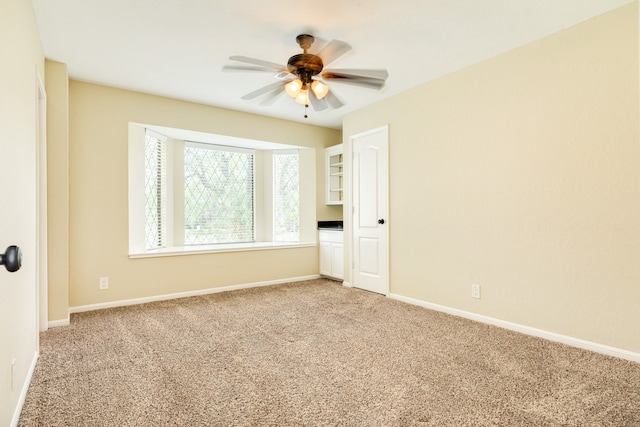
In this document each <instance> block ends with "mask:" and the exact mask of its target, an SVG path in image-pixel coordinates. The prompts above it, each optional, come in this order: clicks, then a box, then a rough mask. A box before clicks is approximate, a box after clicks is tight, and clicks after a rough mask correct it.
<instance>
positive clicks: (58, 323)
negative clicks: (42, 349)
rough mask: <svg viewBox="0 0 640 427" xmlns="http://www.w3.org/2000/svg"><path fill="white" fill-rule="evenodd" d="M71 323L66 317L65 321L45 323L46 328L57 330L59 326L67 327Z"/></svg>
mask: <svg viewBox="0 0 640 427" xmlns="http://www.w3.org/2000/svg"><path fill="white" fill-rule="evenodd" d="M70 323H71V319H70V318H69V316H67V318H66V319H58V320H49V321H48V322H47V327H49V328H57V327H60V326H69V324H70Z"/></svg>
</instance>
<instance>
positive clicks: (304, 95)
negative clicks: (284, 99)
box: [296, 89, 309, 105]
mask: <svg viewBox="0 0 640 427" xmlns="http://www.w3.org/2000/svg"><path fill="white" fill-rule="evenodd" d="M296 102H297V103H298V104H302V105H309V91H308V90H307V89H302V90H301V91H300V93H299V94H298V96H296Z"/></svg>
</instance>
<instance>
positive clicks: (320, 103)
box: [309, 91, 329, 111]
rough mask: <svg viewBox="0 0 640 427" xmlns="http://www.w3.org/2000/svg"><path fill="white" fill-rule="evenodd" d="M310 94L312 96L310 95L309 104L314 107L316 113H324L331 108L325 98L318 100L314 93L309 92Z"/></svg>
mask: <svg viewBox="0 0 640 427" xmlns="http://www.w3.org/2000/svg"><path fill="white" fill-rule="evenodd" d="M309 92H311V94H310V95H309V103H310V104H311V106H312V107H313V110H314V111H324V110H326V109H327V108H329V106H328V105H327V101H326V100H325V99H324V98H322V99H318V98H317V97H316V94H315V93H313V92H312V91H309ZM327 95H329V94H327ZM325 98H326V95H325Z"/></svg>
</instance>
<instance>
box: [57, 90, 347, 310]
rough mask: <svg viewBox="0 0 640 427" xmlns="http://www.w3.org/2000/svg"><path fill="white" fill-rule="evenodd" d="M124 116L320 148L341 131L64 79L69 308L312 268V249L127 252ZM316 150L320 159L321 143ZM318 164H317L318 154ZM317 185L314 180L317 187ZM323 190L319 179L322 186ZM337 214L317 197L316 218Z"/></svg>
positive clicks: (282, 275)
mask: <svg viewBox="0 0 640 427" xmlns="http://www.w3.org/2000/svg"><path fill="white" fill-rule="evenodd" d="M128 122H137V123H147V124H155V125H161V126H168V127H175V128H182V129H189V130H195V131H201V132H210V133H218V134H222V135H232V136H236V137H241V138H249V139H262V140H269V141H273V142H279V143H284V144H294V145H302V146H307V147H312V148H319V149H322V148H324V147H327V146H330V145H334V144H336V143H339V142H340V138H341V134H340V132H339V131H337V130H332V129H325V128H320V127H314V126H308V125H304V124H300V123H293V122H288V121H284V120H276V119H271V118H266V117H261V116H255V115H250V114H245V113H239V112H234V111H230V110H223V109H217V108H213V107H207V106H203V105H197V104H192V103H188V102H182V101H177V100H172V99H167V98H162V97H156V96H151V95H145V94H141V93H136V92H130V91H125V90H119V89H114V88H109V87H105V86H98V85H93V84H89V83H83V82H78V81H73V80H72V81H71V82H70V84H69V201H70V203H69V222H70V232H69V234H70V238H69V256H70V265H71V269H70V273H69V274H70V285H69V305H70V306H71V307H76V306H83V305H89V304H96V303H103V302H110V301H118V300H124V299H131V298H141V297H149V296H154V295H163V294H170V293H177V292H186V291H193V290H200V289H208V288H215V287H222V286H229V285H236V284H245V283H253V282H262V281H271V280H279V279H286V278H293V277H300V276H307V275H314V274H318V250H317V247H310V248H296V249H279V250H265V251H251V252H236V253H217V254H205V255H191V256H177V257H163V258H145V259H129V257H128V241H129V240H128V207H127V203H128V202H127V198H128V196H127V153H128V139H127V135H128V133H127V132H128ZM318 157H322V152H321V151H320V152H319V154H318ZM318 165H323V163H321V160H318ZM321 170H323V169H322V168H321V169H320V170H319V171H318V177H319V179H320V178H321V177H322V175H321V173H322V172H321ZM322 183H323V181H322V180H320V181H319V183H318V185H319V186H320V185H321V184H322ZM322 185H323V184H322ZM322 188H323V187H322ZM321 191H322V189H321V187H318V192H321ZM333 215H334V212H333V211H332V210H330V209H328V208H327V207H326V206H324V204H318V206H317V217H318V218H319V219H325V218H326V217H332V216H333ZM101 276H108V277H109V290H106V291H100V290H99V289H98V280H99V277H101Z"/></svg>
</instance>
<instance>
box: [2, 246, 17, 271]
mask: <svg viewBox="0 0 640 427" xmlns="http://www.w3.org/2000/svg"><path fill="white" fill-rule="evenodd" d="M0 265H4V267H5V268H6V269H7V270H8V271H9V272H10V273H13V272H16V271H18V270H20V266H21V265H22V251H21V250H20V248H19V247H17V246H9V247H8V248H7V250H6V251H5V253H3V254H0Z"/></svg>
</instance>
